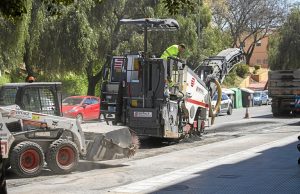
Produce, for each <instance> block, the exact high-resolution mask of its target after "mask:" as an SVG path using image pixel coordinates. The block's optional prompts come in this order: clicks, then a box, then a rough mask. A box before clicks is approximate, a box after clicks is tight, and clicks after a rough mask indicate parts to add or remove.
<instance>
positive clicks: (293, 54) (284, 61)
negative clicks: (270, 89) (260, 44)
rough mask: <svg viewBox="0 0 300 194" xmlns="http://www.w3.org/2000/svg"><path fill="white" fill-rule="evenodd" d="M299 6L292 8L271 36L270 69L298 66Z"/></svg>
mask: <svg viewBox="0 0 300 194" xmlns="http://www.w3.org/2000/svg"><path fill="white" fill-rule="evenodd" d="M299 53H300V8H299V7H298V8H297V7H295V8H294V9H292V11H291V13H290V14H289V16H288V18H287V20H286V22H285V23H284V25H283V26H282V27H281V28H280V29H279V31H278V33H275V34H274V35H273V36H271V41H270V44H269V63H270V68H271V69H272V70H287V69H298V68H300V55H299Z"/></svg>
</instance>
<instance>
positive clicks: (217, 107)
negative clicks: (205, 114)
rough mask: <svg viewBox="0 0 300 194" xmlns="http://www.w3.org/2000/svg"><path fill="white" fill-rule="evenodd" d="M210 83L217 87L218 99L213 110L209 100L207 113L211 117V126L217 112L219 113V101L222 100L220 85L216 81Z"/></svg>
mask: <svg viewBox="0 0 300 194" xmlns="http://www.w3.org/2000/svg"><path fill="white" fill-rule="evenodd" d="M212 81H213V82H214V83H215V84H216V86H217V92H218V99H217V103H216V106H215V108H214V110H213V109H212V106H211V100H210V102H209V113H210V115H211V125H213V124H214V122H215V117H216V115H217V114H218V111H219V108H220V105H221V100H222V89H221V84H220V83H219V82H218V81H217V80H216V79H213V80H212Z"/></svg>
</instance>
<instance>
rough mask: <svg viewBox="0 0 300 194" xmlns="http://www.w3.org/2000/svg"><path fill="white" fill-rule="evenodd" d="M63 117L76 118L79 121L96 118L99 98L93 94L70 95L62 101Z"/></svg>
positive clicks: (97, 116)
mask: <svg viewBox="0 0 300 194" xmlns="http://www.w3.org/2000/svg"><path fill="white" fill-rule="evenodd" d="M62 113H63V116H64V117H69V118H76V119H77V120H78V121H79V122H82V121H87V120H94V119H98V118H99V116H100V98H98V97H95V96H70V97H67V98H65V99H64V100H63V101H62Z"/></svg>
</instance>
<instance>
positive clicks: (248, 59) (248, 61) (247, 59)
mask: <svg viewBox="0 0 300 194" xmlns="http://www.w3.org/2000/svg"><path fill="white" fill-rule="evenodd" d="M251 56H252V54H251V55H250V54H245V57H246V64H247V65H250V59H251Z"/></svg>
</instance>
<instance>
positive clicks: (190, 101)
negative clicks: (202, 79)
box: [186, 98, 209, 108]
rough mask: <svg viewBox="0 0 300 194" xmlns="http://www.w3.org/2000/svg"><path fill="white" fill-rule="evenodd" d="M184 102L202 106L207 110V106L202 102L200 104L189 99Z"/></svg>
mask: <svg viewBox="0 0 300 194" xmlns="http://www.w3.org/2000/svg"><path fill="white" fill-rule="evenodd" d="M186 101H187V102H189V103H192V104H196V105H198V106H202V107H204V108H208V107H209V106H208V104H205V103H204V102H200V101H197V100H193V99H191V98H188V99H187V100H186Z"/></svg>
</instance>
